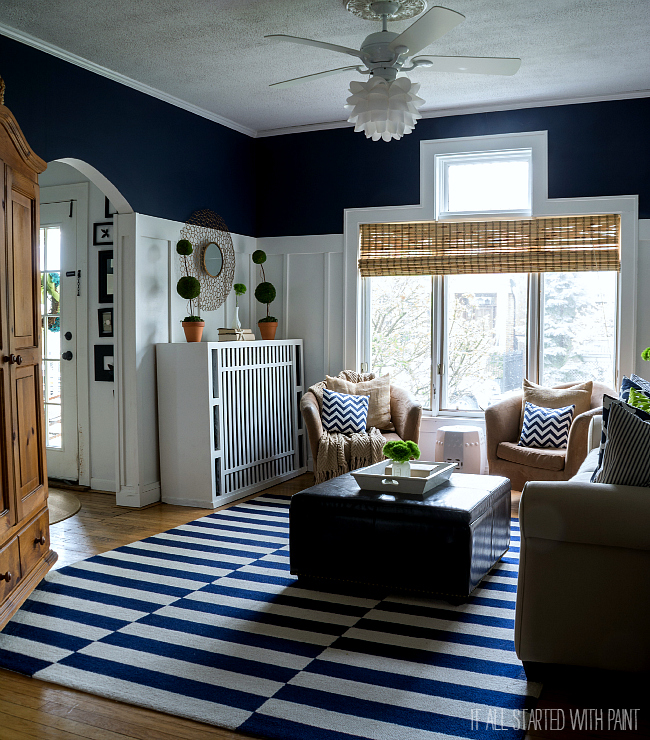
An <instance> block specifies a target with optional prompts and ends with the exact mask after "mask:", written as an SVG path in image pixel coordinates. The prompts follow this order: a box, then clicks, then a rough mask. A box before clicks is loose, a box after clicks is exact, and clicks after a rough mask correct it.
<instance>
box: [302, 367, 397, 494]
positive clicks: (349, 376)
mask: <svg viewBox="0 0 650 740" xmlns="http://www.w3.org/2000/svg"><path fill="white" fill-rule="evenodd" d="M338 377H339V378H343V379H344V380H348V381H349V382H351V383H361V382H363V381H365V380H373V379H374V377H375V375H374V373H356V372H354V370H343V371H342V372H340V373H339V376H338ZM323 388H325V381H322V382H321V383H316V385H312V387H311V388H310V389H309V390H310V391H311V392H312V393H313V394H314V395H315V396H316V398H317V399H318V408H319V410H320V412H321V414H322V412H323ZM385 441H386V440H385V439H384V437H383V436H382V434H381V432H380V431H379V430H378V429H375V427H371V428H370V429H369V430H368V431H367V432H355V433H354V434H341V433H340V432H325V431H324V432H323V436H322V437H321V438H320V442H319V443H318V458H317V460H316V470H315V471H314V472H315V475H316V483H322V482H323V481H326V480H330V479H331V478H336V477H337V476H339V475H343V474H344V473H349V472H350V470H356V469H357V468H363V467H365V466H366V465H372V464H373V463H377V462H379V461H380V460H383V459H384V455H383V454H382V449H383V447H384V443H385Z"/></svg>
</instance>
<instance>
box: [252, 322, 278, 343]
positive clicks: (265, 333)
mask: <svg viewBox="0 0 650 740" xmlns="http://www.w3.org/2000/svg"><path fill="white" fill-rule="evenodd" d="M257 325H258V326H259V328H260V334H261V335H262V339H275V332H276V331H277V328H278V322H277V321H258V322H257Z"/></svg>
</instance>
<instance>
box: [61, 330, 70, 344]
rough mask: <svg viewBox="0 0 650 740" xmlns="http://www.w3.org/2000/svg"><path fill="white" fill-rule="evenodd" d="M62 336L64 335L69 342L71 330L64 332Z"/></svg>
mask: <svg viewBox="0 0 650 740" xmlns="http://www.w3.org/2000/svg"><path fill="white" fill-rule="evenodd" d="M63 336H64V337H65V338H66V339H67V340H68V342H69V341H70V340H71V339H72V332H71V331H67V332H66V333H65V334H64V335H63Z"/></svg>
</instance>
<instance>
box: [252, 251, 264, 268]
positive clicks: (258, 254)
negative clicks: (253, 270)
mask: <svg viewBox="0 0 650 740" xmlns="http://www.w3.org/2000/svg"><path fill="white" fill-rule="evenodd" d="M252 259H253V262H254V263H255V264H256V265H261V264H262V262H266V252H263V251H262V250H261V249H256V250H255V251H254V252H253V258H252Z"/></svg>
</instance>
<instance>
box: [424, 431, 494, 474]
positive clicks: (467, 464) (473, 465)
mask: <svg viewBox="0 0 650 740" xmlns="http://www.w3.org/2000/svg"><path fill="white" fill-rule="evenodd" d="M485 456H486V450H485V439H484V435H483V430H482V429H481V428H480V427H468V426H463V425H460V424H459V425H457V426H448V427H440V428H439V429H438V432H437V434H436V462H453V463H456V471H455V472H457V473H480V472H481V468H482V464H483V460H484V459H485Z"/></svg>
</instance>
